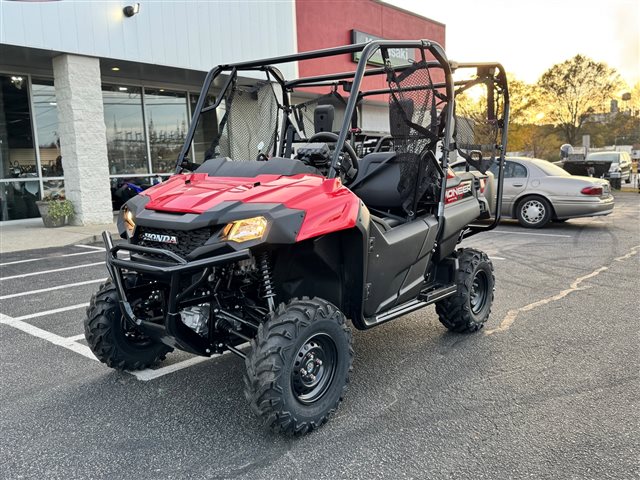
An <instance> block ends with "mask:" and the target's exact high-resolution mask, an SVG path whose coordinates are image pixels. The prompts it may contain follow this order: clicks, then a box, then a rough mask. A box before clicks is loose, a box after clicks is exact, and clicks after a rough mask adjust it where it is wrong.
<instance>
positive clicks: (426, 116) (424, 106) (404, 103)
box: [387, 61, 443, 217]
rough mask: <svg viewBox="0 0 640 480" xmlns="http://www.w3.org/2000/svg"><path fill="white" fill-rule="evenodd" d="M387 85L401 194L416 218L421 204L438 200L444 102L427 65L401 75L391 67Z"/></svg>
mask: <svg viewBox="0 0 640 480" xmlns="http://www.w3.org/2000/svg"><path fill="white" fill-rule="evenodd" d="M387 81H388V85H389V89H390V94H389V121H390V133H391V137H392V142H393V148H394V150H395V151H396V153H397V155H396V160H395V161H396V162H397V163H399V164H400V182H399V184H398V192H399V193H400V197H401V199H402V206H403V209H404V210H405V212H406V213H407V214H408V215H409V217H412V216H413V215H415V213H416V209H417V207H418V203H419V202H424V201H427V202H431V201H436V200H437V198H438V192H439V185H440V178H439V174H438V170H437V167H436V159H435V150H436V144H437V142H438V140H439V131H440V125H439V123H440V116H439V110H441V109H442V107H443V101H442V99H441V98H440V95H439V93H438V92H437V91H436V90H435V89H434V87H433V82H432V80H431V72H430V71H429V67H428V64H427V63H426V62H424V61H422V62H418V63H415V64H413V65H412V66H411V67H409V68H406V69H404V70H403V71H399V72H394V71H393V68H392V67H390V66H387Z"/></svg>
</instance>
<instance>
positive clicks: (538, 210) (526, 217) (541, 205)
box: [516, 197, 553, 228]
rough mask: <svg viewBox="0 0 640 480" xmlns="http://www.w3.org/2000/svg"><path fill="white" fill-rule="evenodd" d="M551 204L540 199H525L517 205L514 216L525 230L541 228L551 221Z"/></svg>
mask: <svg viewBox="0 0 640 480" xmlns="http://www.w3.org/2000/svg"><path fill="white" fill-rule="evenodd" d="M552 213H553V212H552V209H551V204H550V203H549V202H548V201H547V200H545V199H544V198H542V197H527V198H525V199H523V200H522V201H521V202H520V203H518V207H517V208H516V216H517V217H518V222H520V225H522V226H523V227H525V228H542V227H544V226H545V225H546V224H547V223H549V221H550V220H551V216H552Z"/></svg>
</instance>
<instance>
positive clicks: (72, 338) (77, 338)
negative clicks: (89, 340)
mask: <svg viewBox="0 0 640 480" xmlns="http://www.w3.org/2000/svg"><path fill="white" fill-rule="evenodd" d="M66 338H67V340H69V341H71V342H77V341H78V340H84V333H81V334H80V335H74V336H73V337H66Z"/></svg>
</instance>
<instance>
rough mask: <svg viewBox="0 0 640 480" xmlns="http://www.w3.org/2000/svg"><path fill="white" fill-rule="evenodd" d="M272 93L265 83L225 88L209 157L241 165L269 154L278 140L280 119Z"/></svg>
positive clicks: (277, 103) (274, 95)
mask: <svg viewBox="0 0 640 480" xmlns="http://www.w3.org/2000/svg"><path fill="white" fill-rule="evenodd" d="M275 92H276V90H275V89H274V88H273V85H272V84H271V83H270V82H268V81H260V82H257V83H255V84H253V85H233V86H232V87H231V88H229V90H228V91H227V93H226V95H225V99H224V109H223V112H224V113H222V112H220V113H221V119H220V123H219V126H218V131H219V134H218V136H217V138H216V139H215V140H214V144H212V147H213V150H214V151H210V153H209V154H208V155H209V157H210V158H211V157H229V158H231V159H233V160H235V161H245V160H255V159H256V158H257V156H258V154H260V153H264V154H267V155H268V154H269V153H271V152H272V151H273V149H274V146H275V144H276V141H277V138H278V137H277V135H278V126H279V116H280V108H279V100H278V98H277V96H276V93H275ZM210 150H211V149H210Z"/></svg>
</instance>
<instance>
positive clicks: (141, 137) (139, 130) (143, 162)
mask: <svg viewBox="0 0 640 480" xmlns="http://www.w3.org/2000/svg"><path fill="white" fill-rule="evenodd" d="M102 101H103V104H104V124H105V126H106V127H107V153H108V156H109V172H110V173H111V175H122V174H132V173H137V174H140V173H143V174H144V173H149V162H148V157H147V140H146V135H145V129H144V117H143V112H142V89H141V88H139V87H131V86H123V85H113V86H111V85H103V87H102Z"/></svg>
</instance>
